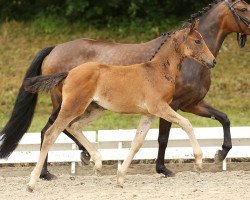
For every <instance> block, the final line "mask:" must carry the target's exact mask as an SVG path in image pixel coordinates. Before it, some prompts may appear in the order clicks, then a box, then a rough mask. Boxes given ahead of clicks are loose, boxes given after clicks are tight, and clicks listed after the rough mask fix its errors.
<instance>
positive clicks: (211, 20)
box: [198, 2, 229, 56]
mask: <svg viewBox="0 0 250 200" xmlns="http://www.w3.org/2000/svg"><path fill="white" fill-rule="evenodd" d="M222 6H224V5H223V2H221V3H220V4H217V5H215V6H214V8H212V9H211V10H210V11H208V13H206V14H205V15H204V16H202V17H200V22H199V28H198V31H199V32H200V33H201V35H202V36H203V38H204V40H205V42H206V44H207V46H208V48H209V49H210V51H211V52H212V53H213V55H214V56H217V55H218V53H219V50H220V48H221V45H222V43H223V41H224V39H225V37H226V36H227V35H228V34H229V33H228V32H225V30H224V29H223V22H222V20H221V19H222V15H223V13H221V10H222Z"/></svg>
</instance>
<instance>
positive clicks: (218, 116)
mask: <svg viewBox="0 0 250 200" xmlns="http://www.w3.org/2000/svg"><path fill="white" fill-rule="evenodd" d="M182 110H183V111H185V112H190V113H194V114H196V115H199V116H202V117H207V118H211V119H215V120H218V121H219V122H220V123H221V124H222V126H223V131H224V142H223V145H222V150H218V151H217V153H216V155H215V161H216V162H219V161H223V160H224V159H225V158H226V156H227V154H228V152H229V151H230V149H231V148H232V139H231V133H230V121H229V119H228V117H227V115H226V114H225V113H223V112H220V111H219V110H216V109H215V108H213V107H212V106H210V105H209V104H207V103H206V102H204V101H201V102H200V103H199V104H197V105H194V106H188V107H186V108H183V109H182Z"/></svg>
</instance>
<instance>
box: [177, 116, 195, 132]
mask: <svg viewBox="0 0 250 200" xmlns="http://www.w3.org/2000/svg"><path fill="white" fill-rule="evenodd" d="M180 126H181V127H182V129H183V130H184V131H186V132H188V133H190V132H193V126H192V124H191V123H190V121H189V120H188V119H183V120H182V122H181V123H180Z"/></svg>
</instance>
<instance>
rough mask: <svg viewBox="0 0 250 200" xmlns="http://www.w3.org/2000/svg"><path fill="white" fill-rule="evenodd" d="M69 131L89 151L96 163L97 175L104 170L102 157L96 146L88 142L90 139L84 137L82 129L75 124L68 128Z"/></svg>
mask: <svg viewBox="0 0 250 200" xmlns="http://www.w3.org/2000/svg"><path fill="white" fill-rule="evenodd" d="M67 130H68V131H69V132H70V133H71V134H72V135H73V136H74V137H75V138H76V139H77V140H78V141H79V142H80V143H81V144H82V145H83V146H84V147H85V148H86V149H87V151H88V152H89V154H90V156H91V158H92V159H93V161H94V163H95V167H94V170H95V172H96V174H97V173H98V171H100V170H101V168H102V157H101V154H100V153H99V152H98V150H97V149H96V148H95V146H94V145H93V144H92V143H90V142H89V141H88V139H87V138H86V137H85V136H84V135H83V133H82V131H81V129H79V127H78V124H77V123H74V124H72V125H71V126H69V127H68V128H67Z"/></svg>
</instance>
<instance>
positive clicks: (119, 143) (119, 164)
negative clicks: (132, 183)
mask: <svg viewBox="0 0 250 200" xmlns="http://www.w3.org/2000/svg"><path fill="white" fill-rule="evenodd" d="M120 149H122V142H118V151H119V150H120ZM121 166H122V161H121V160H118V170H120V168H121Z"/></svg>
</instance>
